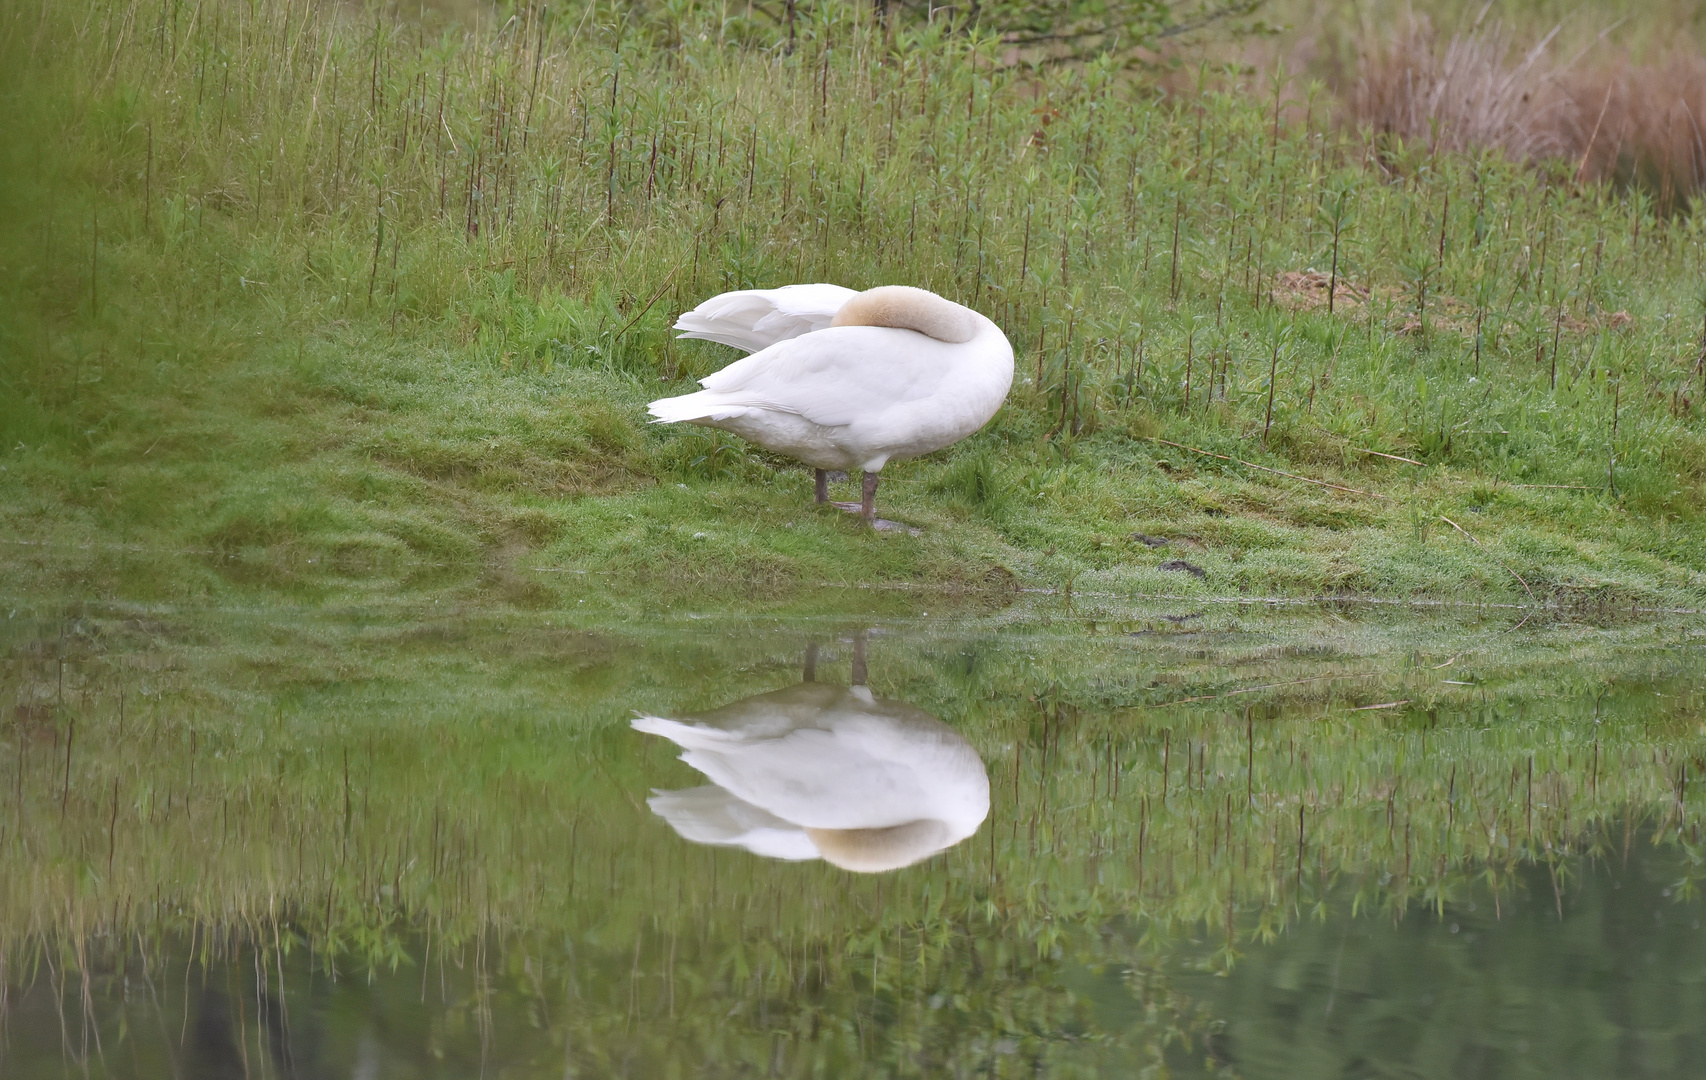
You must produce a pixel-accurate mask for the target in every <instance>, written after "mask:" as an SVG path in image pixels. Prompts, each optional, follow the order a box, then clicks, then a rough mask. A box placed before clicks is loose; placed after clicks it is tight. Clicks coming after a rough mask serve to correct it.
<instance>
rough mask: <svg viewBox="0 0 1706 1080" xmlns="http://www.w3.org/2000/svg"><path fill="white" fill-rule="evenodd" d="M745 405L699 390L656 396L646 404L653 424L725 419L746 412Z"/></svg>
mask: <svg viewBox="0 0 1706 1080" xmlns="http://www.w3.org/2000/svg"><path fill="white" fill-rule="evenodd" d="M746 410H747V407H746V406H745V405H731V404H729V403H728V402H726V401H723V400H721V395H720V394H717V393H714V392H713V391H710V390H700V391H699V392H698V393H694V394H683V395H681V396H680V397H667V398H658V399H657V400H656V401H654V402H652V403H651V404H650V405H647V406H646V411H647V412H649V413H651V414H652V423H654V424H679V423H682V422H683V421H688V420H727V419H728V418H729V417H731V416H739V415H741V414H742V413H744V412H746Z"/></svg>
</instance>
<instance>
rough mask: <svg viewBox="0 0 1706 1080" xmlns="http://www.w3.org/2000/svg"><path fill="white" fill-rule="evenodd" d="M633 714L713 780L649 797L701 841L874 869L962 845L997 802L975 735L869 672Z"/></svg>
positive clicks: (668, 817)
mask: <svg viewBox="0 0 1706 1080" xmlns="http://www.w3.org/2000/svg"><path fill="white" fill-rule="evenodd" d="M809 671H810V668H809V667H808V672H809ZM859 674H860V673H859V672H858V671H857V670H856V671H855V677H856V679H857V678H858V676H859ZM808 677H809V676H808ZM633 723H634V727H635V728H636V729H638V730H640V731H644V732H646V733H648V734H652V735H661V736H663V737H664V738H666V739H669V740H670V741H671V742H674V743H675V744H677V745H678V746H680V747H681V748H682V750H683V751H684V752H683V753H682V755H681V760H682V761H685V762H686V763H687V764H689V765H691V766H693V767H694V768H695V769H697V770H699V771H700V772H702V773H704V774H705V775H706V776H707V777H708V778H709V779H711V780H712V781H713V783H712V784H708V785H706V786H704V787H696V788H691V789H688V790H685V791H656V792H653V794H652V797H651V798H650V799H649V800H647V804H648V805H649V806H651V808H652V811H653V812H654V813H656V814H657V815H658V816H660V817H662V818H664V819H665V820H666V821H668V822H669V823H670V825H671V826H672V827H673V828H674V829H675V831H676V832H678V833H680V834H681V836H682V837H684V838H685V839H688V840H691V841H694V842H695V843H700V844H715V845H720V846H729V847H740V848H745V849H746V850H748V851H751V852H753V853H755V854H758V855H765V856H768V857H770V858H775V859H788V860H804V859H817V858H821V859H823V860H824V861H826V862H828V863H830V864H832V865H834V866H839V867H841V868H842V869H844V870H856V871H861V872H864V873H875V872H878V871H883V870H896V869H899V868H900V867H903V866H910V865H911V864H913V863H915V862H918V861H919V860H921V859H925V858H928V857H930V856H931V855H934V854H935V853H936V852H938V851H942V850H944V849H946V848H949V847H952V846H953V845H955V844H957V843H959V842H960V841H961V840H964V839H966V838H967V837H969V836H971V835H972V834H973V833H975V832H977V829H978V826H979V825H981V824H982V823H983V820H984V818H986V817H988V816H989V775H988V773H987V772H986V771H985V770H984V767H983V760H982V759H981V758H979V757H978V756H977V751H976V750H974V749H972V746H971V744H970V743H968V742H966V740H965V739H964V738H962V737H961V736H960V734H959V733H958V732H956V731H955V730H954V729H953V728H951V727H949V726H947V725H946V724H944V723H942V722H941V721H940V720H937V719H936V718H935V717H933V716H931V715H930V714H929V713H927V712H924V711H923V710H922V709H917V708H914V707H913V706H911V705H908V704H906V703H905V702H902V701H891V700H887V699H884V698H879V697H876V696H874V695H873V694H872V693H871V691H870V690H869V689H868V688H867V687H865V686H862V685H855V686H851V687H846V686H835V685H832V684H829V683H817V682H811V681H807V682H802V683H800V684H798V685H796V686H790V687H787V688H786V689H782V690H776V691H773V692H771V693H768V694H760V695H758V696H757V697H751V698H746V699H744V700H741V701H737V702H734V703H733V704H730V705H725V706H723V707H722V708H720V709H717V710H715V711H713V712H708V713H705V714H704V715H702V716H698V717H692V718H690V719H689V720H686V721H677V720H666V719H664V718H662V717H658V716H642V717H638V718H637V719H635V720H634V722H633Z"/></svg>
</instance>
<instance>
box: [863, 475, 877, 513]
mask: <svg viewBox="0 0 1706 1080" xmlns="http://www.w3.org/2000/svg"><path fill="white" fill-rule="evenodd" d="M862 486H863V488H864V491H863V492H862V496H861V498H860V500H859V514H860V516H862V517H863V518H864V519H865V523H866V524H867V525H875V524H876V523H877V507H876V503H877V474H876V473H874V472H871V471H869V470H867V471H866V472H865V482H864V484H863V485H862Z"/></svg>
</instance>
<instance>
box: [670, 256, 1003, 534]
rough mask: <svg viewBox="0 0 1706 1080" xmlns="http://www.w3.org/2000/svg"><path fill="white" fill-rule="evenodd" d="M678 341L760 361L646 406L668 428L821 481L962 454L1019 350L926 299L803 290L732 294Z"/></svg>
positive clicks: (894, 291)
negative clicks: (723, 436) (728, 439)
mask: <svg viewBox="0 0 1706 1080" xmlns="http://www.w3.org/2000/svg"><path fill="white" fill-rule="evenodd" d="M676 328H677V329H680V330H683V331H684V333H683V334H682V336H683V337H695V338H704V339H707V340H711V341H720V342H723V343H725V344H729V345H734V346H736V347H737V348H749V349H755V350H756V351H755V352H753V354H752V355H751V356H748V357H746V358H744V359H741V360H737V361H735V362H734V363H732V364H730V365H729V366H728V367H726V368H723V369H722V370H721V371H718V372H717V373H715V374H713V375H710V376H708V377H706V378H704V379H702V380H700V385H701V386H703V387H704V388H705V389H703V390H701V391H699V392H698V393H693V394H686V395H683V396H681V397H672V398H662V399H659V400H657V401H654V402H652V403H651V406H650V411H651V414H652V416H653V417H654V418H655V419H656V421H657V422H660V423H679V422H687V423H693V424H703V425H706V426H708V427H716V428H722V429H723V430H725V431H731V432H733V433H734V434H736V435H739V436H740V437H741V438H743V439H746V440H747V441H748V442H753V443H757V444H758V445H759V446H762V447H764V448H765V449H767V450H773V451H775V452H777V453H781V454H786V455H788V456H789V457H793V458H796V459H798V460H800V461H802V462H804V463H806V464H807V465H810V466H812V467H813V468H815V469H817V470H819V471H820V476H819V483H818V501H820V502H822V501H823V500H824V494H823V478H822V475H821V473H822V471H823V470H827V469H847V470H852V469H860V470H863V471H864V472H865V474H866V478H865V488H866V496H865V500H864V506H863V511H864V514H865V516H866V517H867V518H871V516H872V511H871V505H870V503H871V499H872V497H874V495H875V491H876V475H875V474H876V473H877V472H878V470H880V469H881V468H882V467H883V466H884V465H885V464H887V463H888V462H890V461H896V460H906V459H908V458H915V457H920V456H922V455H924V454H928V453H930V452H932V451H935V450H940V449H942V448H943V447H945V446H951V445H952V444H954V443H956V442H959V441H960V440H961V439H963V438H965V437H966V436H968V435H970V434H972V433H973V432H975V431H977V430H978V429H979V428H981V427H982V426H983V425H984V424H986V423H988V422H989V420H990V418H991V417H993V416H994V415H995V413H996V410H998V409H999V408H1000V407H1001V403H1002V402H1003V401H1004V400H1006V397H1007V390H1008V388H1009V387H1010V386H1011V385H1012V382H1013V348H1012V346H1011V345H1010V344H1008V341H1007V336H1006V335H1005V334H1003V333H1002V332H1001V328H1000V327H998V326H996V325H995V324H994V323H993V322H991V321H990V320H989V319H987V318H985V317H984V316H982V315H979V314H978V313H977V312H975V311H972V310H971V309H970V308H967V307H963V306H961V305H959V304H956V303H954V302H952V301H950V300H945V299H943V298H942V297H940V296H937V295H936V294H934V293H931V292H926V291H925V290H923V289H914V288H910V287H908V286H903V285H890V286H884V287H882V288H876V289H871V290H869V291H866V292H863V293H854V292H852V291H851V290H848V289H842V288H840V287H839V286H835V285H794V286H789V287H788V288H783V289H773V290H767V291H761V290H753V291H748V292H739V293H724V294H723V295H721V296H716V297H713V298H711V299H710V300H707V301H705V302H704V303H703V304H701V305H699V307H697V308H695V309H694V310H693V311H690V312H687V313H686V314H685V315H683V316H682V317H681V319H680V320H679V321H678V322H677V323H676Z"/></svg>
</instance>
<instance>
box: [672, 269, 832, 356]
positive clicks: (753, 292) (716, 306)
mask: <svg viewBox="0 0 1706 1080" xmlns="http://www.w3.org/2000/svg"><path fill="white" fill-rule="evenodd" d="M857 295H858V294H857V293H855V292H854V291H853V290H852V289H844V288H842V287H841V286H840V285H828V284H822V283H817V284H810V285H786V286H783V287H782V288H780V289H742V290H740V291H738V292H726V293H721V294H719V295H717V296H713V297H711V298H710V299H709V300H706V301H705V302H704V303H702V304H700V305H699V306H698V307H696V308H694V309H693V310H692V311H689V312H685V313H684V314H683V315H682V316H681V317H680V318H679V319H677V320H676V323H675V328H676V329H677V330H680V331H681V332H682V333H681V336H682V337H684V338H698V339H700V340H703V341H716V342H721V343H722V344H724V345H732V346H734V347H735V348H737V349H745V350H746V351H747V352H756V351H758V350H760V349H764V348H767V347H769V346H771V345H774V344H776V343H777V342H778V341H786V340H788V339H789V338H795V337H799V336H800V335H802V334H809V333H811V332H812V331H814V330H822V329H824V328H825V327H827V326H828V325H829V324H830V322H831V320H833V319H834V318H835V313H836V312H837V311H840V310H841V306H842V305H843V304H845V303H846V302H847V301H848V300H849V299H851V298H852V297H854V296H857Z"/></svg>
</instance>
